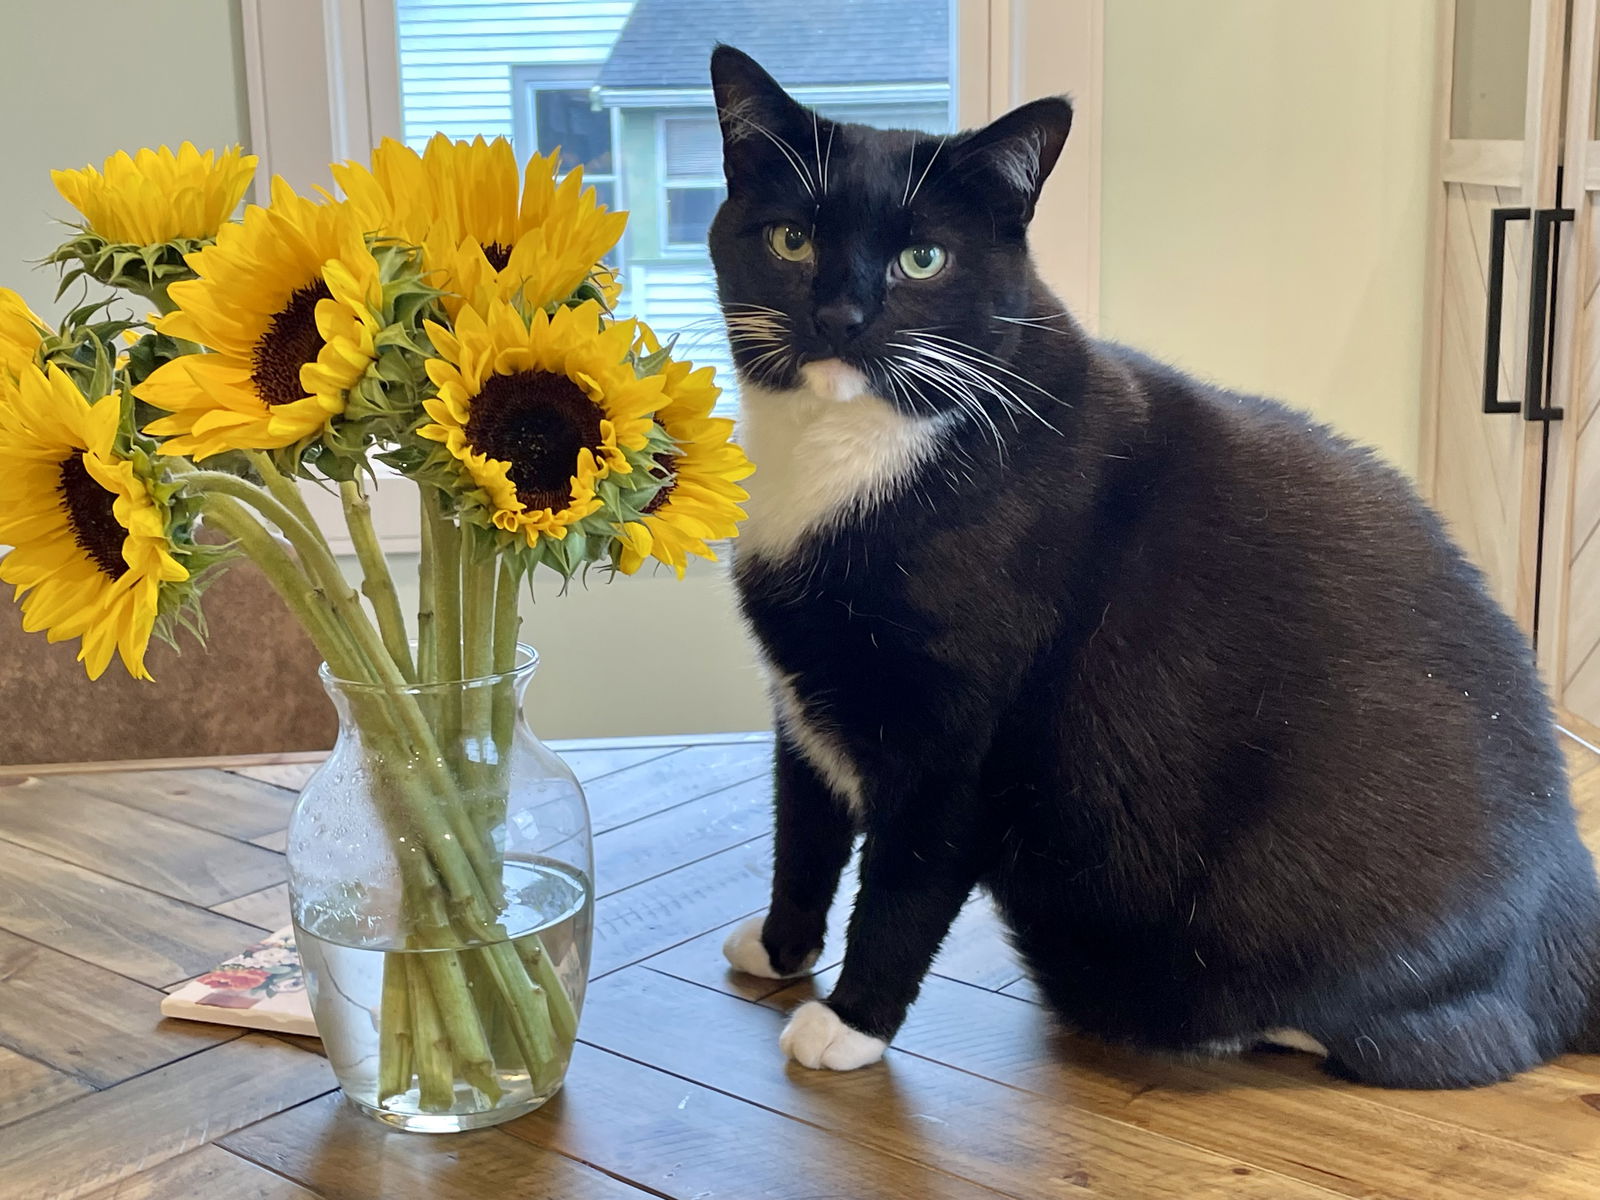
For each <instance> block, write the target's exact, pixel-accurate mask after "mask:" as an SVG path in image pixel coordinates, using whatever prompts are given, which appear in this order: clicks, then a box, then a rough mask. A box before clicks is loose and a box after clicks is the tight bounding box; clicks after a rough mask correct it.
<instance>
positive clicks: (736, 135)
mask: <svg viewBox="0 0 1600 1200" xmlns="http://www.w3.org/2000/svg"><path fill="white" fill-rule="evenodd" d="M711 91H712V94H713V95H714V96H715V97H716V101H717V120H718V122H719V123H720V124H721V126H722V169H723V173H724V174H725V175H726V176H727V177H728V188H729V190H730V191H731V190H733V189H734V188H735V186H736V185H737V184H738V182H739V181H740V180H744V179H758V178H767V179H772V178H775V175H774V172H777V173H782V174H786V173H787V172H789V171H790V170H794V171H795V172H796V173H800V172H801V168H802V167H806V166H808V165H809V157H810V156H809V153H808V154H807V157H806V159H805V160H801V159H800V158H799V152H798V151H797V150H796V149H795V148H796V147H798V146H801V145H804V146H805V147H807V150H808V152H809V148H810V146H811V140H812V121H813V117H812V115H811V112H810V110H809V109H807V108H806V107H805V106H804V105H802V104H800V103H799V102H798V101H796V100H795V99H794V97H792V96H791V95H789V93H788V92H786V91H784V90H783V88H782V87H781V86H780V85H779V83H778V81H777V80H776V79H774V78H773V77H772V76H771V75H768V74H767V73H766V71H764V70H763V69H762V68H761V64H760V63H758V62H756V60H755V59H753V58H751V57H750V56H749V55H748V54H746V53H745V52H744V51H742V50H735V49H734V48H733V47H732V46H726V45H722V44H720V43H719V44H718V45H717V48H716V49H715V50H714V51H712V53H711ZM797 163H798V165H796V164H797ZM810 186H811V184H810V182H809V181H807V187H808V188H809V187H810Z"/></svg>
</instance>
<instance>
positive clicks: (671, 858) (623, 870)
mask: <svg viewBox="0 0 1600 1200" xmlns="http://www.w3.org/2000/svg"><path fill="white" fill-rule="evenodd" d="M771 828H772V785H771V783H769V782H768V781H767V780H766V779H765V778H761V779H753V780H751V781H750V782H748V783H742V784H736V785H735V786H733V787H731V788H726V789H724V790H723V791H720V792H715V793H713V794H712V795H710V796H703V797H701V798H700V799H698V800H690V801H688V802H687V803H685V804H678V805H674V806H673V807H671V808H669V809H667V810H666V811H665V812H658V813H654V814H652V815H650V816H648V817H641V818H640V819H639V820H637V821H632V822H630V823H628V824H627V825H622V826H619V827H617V828H615V829H612V830H610V831H609V832H607V833H602V834H601V835H600V836H599V837H597V838H595V840H594V861H595V885H596V888H597V890H598V894H599V895H600V896H607V895H610V894H611V893H612V892H617V891H621V890H622V889H624V888H629V887H632V886H633V885H634V884H636V883H642V882H644V881H645V880H646V879H650V878H653V877H654V876H656V875H661V874H664V873H666V872H667V871H672V870H676V869H677V868H678V867H681V866H684V865H685V864H687V863H690V862H693V861H695V860H696V859H700V858H705V857H706V856H707V855H711V854H716V853H717V852H718V851H721V850H727V849H729V848H731V847H733V846H738V845H741V844H743V843H744V842H748V841H750V840H752V839H754V838H757V837H760V836H761V835H762V834H764V833H767V832H768V831H769V830H771Z"/></svg>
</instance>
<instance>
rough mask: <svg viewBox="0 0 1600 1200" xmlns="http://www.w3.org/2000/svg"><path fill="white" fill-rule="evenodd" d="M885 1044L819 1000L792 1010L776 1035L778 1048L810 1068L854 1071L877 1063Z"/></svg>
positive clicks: (886, 1045)
mask: <svg viewBox="0 0 1600 1200" xmlns="http://www.w3.org/2000/svg"><path fill="white" fill-rule="evenodd" d="M887 1047H888V1043H887V1042H885V1041H883V1040H882V1039H881V1038H875V1037H873V1036H871V1035H870V1034H866V1033H862V1032H861V1031H860V1030H859V1029H851V1028H850V1026H848V1025H846V1024H845V1023H844V1022H843V1021H841V1020H840V1019H839V1016H838V1014H837V1013H835V1012H834V1011H833V1009H831V1008H829V1007H828V1006H827V1005H826V1004H824V1003H823V1002H822V1001H820V1000H808V1001H806V1002H805V1003H804V1004H802V1005H801V1006H800V1007H799V1008H797V1009H795V1010H794V1015H793V1016H791V1017H790V1018H789V1023H788V1024H787V1025H785V1026H784V1028H783V1033H782V1034H781V1035H779V1037H778V1049H780V1050H782V1051H783V1052H784V1053H785V1054H786V1055H788V1056H789V1057H790V1058H792V1059H794V1060H795V1062H797V1063H799V1064H800V1065H801V1066H802V1067H810V1068H812V1069H813V1070H815V1069H817V1068H819V1067H820V1068H824V1069H826V1070H829V1071H854V1070H855V1069H856V1068H857V1067H865V1066H868V1065H870V1064H872V1063H875V1062H877V1061H878V1060H879V1059H880V1058H882V1057H883V1052H884V1050H885V1049H887Z"/></svg>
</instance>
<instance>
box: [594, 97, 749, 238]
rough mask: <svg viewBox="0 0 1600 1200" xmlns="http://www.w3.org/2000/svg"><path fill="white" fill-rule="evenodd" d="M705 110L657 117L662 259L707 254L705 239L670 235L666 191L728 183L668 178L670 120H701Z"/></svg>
mask: <svg viewBox="0 0 1600 1200" xmlns="http://www.w3.org/2000/svg"><path fill="white" fill-rule="evenodd" d="M613 111H615V110H613ZM703 112H704V110H701V109H684V110H683V111H681V112H677V113H673V112H663V113H660V114H659V115H658V116H657V117H656V130H655V134H656V168H657V169H656V202H657V203H658V204H659V205H660V207H659V208H658V209H657V211H658V212H659V213H660V214H661V240H660V250H661V256H662V257H663V258H679V257H682V258H685V259H690V258H703V257H705V253H706V247H705V243H704V242H699V243H695V242H674V241H672V240H671V239H670V238H669V237H668V236H667V230H668V228H669V227H670V226H669V224H668V221H667V193H668V192H669V191H671V190H672V189H673V188H679V189H681V190H687V189H691V188H702V189H705V190H708V191H709V190H711V189H713V188H721V187H723V186H724V185H725V182H726V181H725V180H724V179H723V178H722V176H721V175H702V176H699V177H698V178H695V179H673V180H669V179H668V178H667V122H669V121H696V120H702V119H704V117H703ZM713 119H715V118H713Z"/></svg>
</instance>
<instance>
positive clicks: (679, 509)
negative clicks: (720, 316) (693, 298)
mask: <svg viewBox="0 0 1600 1200" xmlns="http://www.w3.org/2000/svg"><path fill="white" fill-rule="evenodd" d="M640 346H641V352H642V353H643V354H647V355H650V354H656V353H659V351H660V349H661V347H660V343H659V342H657V340H656V337H655V335H654V334H653V333H652V332H651V331H650V330H649V328H648V327H646V326H642V325H641V326H640ZM714 374H715V373H714V372H713V370H712V369H711V368H710V367H701V368H700V369H699V370H696V369H695V368H694V367H693V366H692V365H691V364H689V363H685V362H676V361H673V360H668V361H667V363H666V365H665V366H664V367H663V369H662V372H661V380H662V383H663V388H662V396H663V397H664V399H665V403H664V404H663V405H662V406H661V410H660V411H659V412H657V413H656V417H655V419H656V421H657V422H658V423H659V424H660V425H661V427H662V429H664V430H665V431H666V434H667V436H668V437H669V438H670V439H671V440H672V442H673V445H674V447H675V449H674V450H672V451H671V452H669V453H666V454H659V455H657V456H656V465H655V467H654V468H653V469H652V471H651V474H653V475H655V476H656V478H658V479H660V480H661V481H662V484H663V486H662V488H661V490H660V491H659V492H657V493H656V494H655V497H654V498H653V499H651V501H650V502H649V504H647V505H646V506H645V509H644V516H643V518H642V521H641V524H643V526H644V528H645V530H646V531H647V532H648V533H649V535H650V537H649V545H648V548H647V549H646V550H644V551H643V552H641V551H640V549H639V547H638V542H637V541H632V542H630V541H629V540H627V539H624V541H623V543H622V545H621V546H620V547H619V548H618V551H617V554H616V563H617V569H618V570H619V571H621V572H622V573H623V574H624V575H632V574H633V573H634V572H635V571H637V570H638V569H639V568H640V567H641V566H643V565H644V563H645V559H646V557H653V558H656V559H658V560H659V561H661V562H663V563H666V564H667V566H669V567H671V568H672V569H673V570H674V571H676V572H677V574H678V578H679V579H682V578H683V573H684V570H685V568H686V567H687V566H688V561H689V558H688V556H689V555H691V554H694V555H697V556H698V557H700V558H707V559H710V560H712V561H713V562H715V561H716V557H717V556H716V553H715V552H714V551H713V550H712V549H711V547H710V546H708V545H707V544H706V543H707V542H708V541H712V540H715V539H719V538H731V537H736V536H737V535H738V532H739V522H740V521H742V520H744V516H745V514H744V510H743V509H742V508H740V507H739V505H740V503H741V502H742V501H744V500H747V499H749V493H747V492H746V491H745V490H744V489H743V488H742V487H740V486H739V480H741V479H744V478H746V477H748V476H749V475H750V473H751V472H752V471H754V470H755V467H754V466H752V465H751V463H750V460H749V459H748V458H746V457H745V454H744V451H743V450H741V449H739V447H738V446H737V445H735V444H734V442H733V440H732V438H733V422H732V421H730V420H727V419H725V418H722V417H713V416H712V415H711V410H712V408H713V407H714V406H715V405H716V403H717V397H718V396H719V395H720V394H721V389H720V388H718V387H717V385H716V384H715V382H713V378H714Z"/></svg>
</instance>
